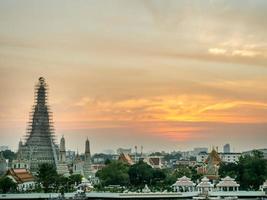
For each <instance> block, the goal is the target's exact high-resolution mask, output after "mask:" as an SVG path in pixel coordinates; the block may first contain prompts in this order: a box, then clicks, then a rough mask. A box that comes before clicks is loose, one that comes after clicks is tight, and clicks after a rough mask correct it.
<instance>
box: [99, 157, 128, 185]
mask: <svg viewBox="0 0 267 200" xmlns="http://www.w3.org/2000/svg"><path fill="white" fill-rule="evenodd" d="M128 170H129V166H128V165H127V164H125V163H123V162H121V161H111V162H110V163H109V164H107V165H106V166H105V167H104V168H103V169H101V170H99V171H98V172H97V173H96V176H97V177H99V179H100V181H101V183H102V184H103V185H104V186H108V185H121V186H127V185H128V184H129V175H128Z"/></svg>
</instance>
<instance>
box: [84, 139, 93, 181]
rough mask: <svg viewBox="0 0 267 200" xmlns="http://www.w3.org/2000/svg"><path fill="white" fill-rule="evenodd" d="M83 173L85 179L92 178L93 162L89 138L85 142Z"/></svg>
mask: <svg viewBox="0 0 267 200" xmlns="http://www.w3.org/2000/svg"><path fill="white" fill-rule="evenodd" d="M83 172H84V176H85V178H90V176H92V161H91V152H90V142H89V140H88V138H87V140H86V141H85V153H84V165H83Z"/></svg>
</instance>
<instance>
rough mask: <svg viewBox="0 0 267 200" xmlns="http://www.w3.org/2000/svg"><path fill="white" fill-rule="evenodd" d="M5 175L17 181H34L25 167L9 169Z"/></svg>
mask: <svg viewBox="0 0 267 200" xmlns="http://www.w3.org/2000/svg"><path fill="white" fill-rule="evenodd" d="M6 175H9V176H11V177H12V178H13V179H14V180H15V181H16V182H17V183H25V182H31V181H34V177H33V175H32V174H31V173H30V172H29V171H27V170H26V169H9V170H8V171H7V172H6Z"/></svg>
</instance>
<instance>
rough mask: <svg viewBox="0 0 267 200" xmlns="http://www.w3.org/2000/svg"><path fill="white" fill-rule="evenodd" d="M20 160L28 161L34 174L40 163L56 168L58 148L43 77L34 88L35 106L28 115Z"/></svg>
mask: <svg viewBox="0 0 267 200" xmlns="http://www.w3.org/2000/svg"><path fill="white" fill-rule="evenodd" d="M20 151H21V157H22V159H25V160H28V161H29V164H30V170H31V172H33V173H36V172H37V170H38V167H39V165H40V164H41V163H51V164H52V165H54V166H55V167H56V165H57V161H58V159H57V156H58V155H57V153H58V147H57V146H56V145H55V143H54V129H53V123H52V115H51V113H50V111H49V107H48V105H47V84H46V82H45V79H44V78H43V77H40V78H39V81H38V83H37V85H36V86H35V105H34V106H33V111H32V112H31V114H30V122H29V128H28V131H27V134H26V142H25V144H24V145H21V147H20Z"/></svg>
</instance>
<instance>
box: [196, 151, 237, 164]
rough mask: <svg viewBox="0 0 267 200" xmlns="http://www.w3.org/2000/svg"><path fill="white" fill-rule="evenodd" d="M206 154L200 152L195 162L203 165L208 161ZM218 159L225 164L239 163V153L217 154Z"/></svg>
mask: <svg viewBox="0 0 267 200" xmlns="http://www.w3.org/2000/svg"><path fill="white" fill-rule="evenodd" d="M208 155H209V154H208V153H205V152H200V153H199V154H198V155H197V157H196V160H197V162H198V163H204V162H205V161H206V160H207V159H208ZM218 155H219V157H220V158H221V160H222V162H226V163H236V162H238V161H239V158H240V156H241V155H242V154H241V153H218Z"/></svg>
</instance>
